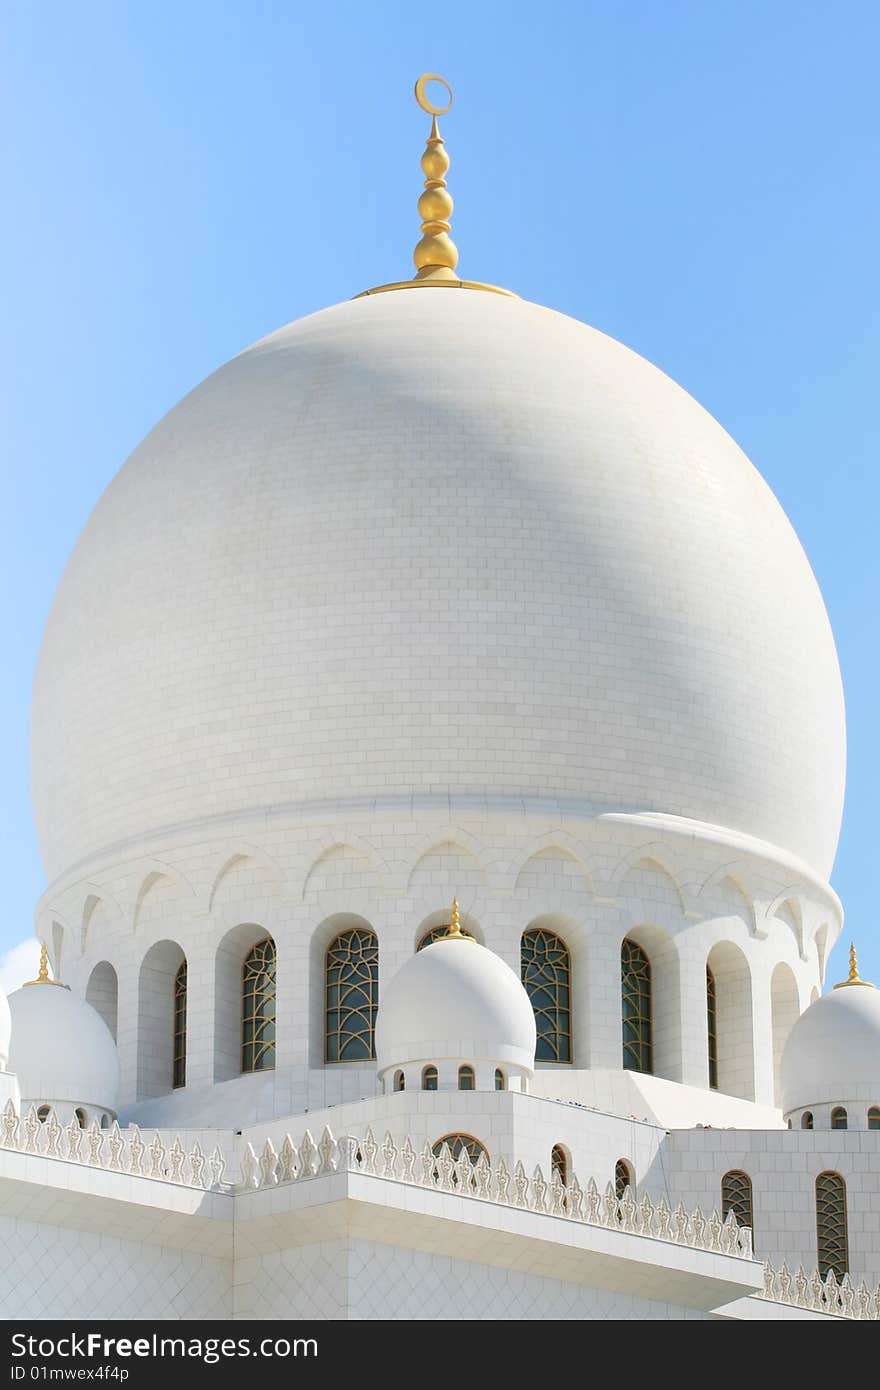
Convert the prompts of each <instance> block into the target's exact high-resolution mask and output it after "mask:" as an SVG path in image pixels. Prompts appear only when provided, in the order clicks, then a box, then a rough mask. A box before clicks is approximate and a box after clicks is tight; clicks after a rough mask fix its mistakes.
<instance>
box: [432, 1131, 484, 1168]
mask: <svg viewBox="0 0 880 1390" xmlns="http://www.w3.org/2000/svg"><path fill="white" fill-rule="evenodd" d="M444 1144H448V1145H449V1152H450V1153H451V1154H452V1157H453V1158H454V1159H458V1157H459V1155H460V1154H461V1152H462V1150H466V1151H467V1156H468V1158H469V1159H470V1161H471V1163H479V1161H480V1155H481V1154H486V1158H487V1159H488V1157H489V1155H488V1153H486V1148H485V1145H483V1144H481V1143H480V1141H479V1139H475V1138H474V1136H473V1135H472V1134H444V1135H443V1138H442V1139H438V1140H437V1142H436V1144H432V1145H431V1152H432V1154H433V1155H434V1157H435V1158H439V1157H440V1153H441V1150H442V1148H443V1145H444Z"/></svg>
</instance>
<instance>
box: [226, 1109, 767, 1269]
mask: <svg viewBox="0 0 880 1390" xmlns="http://www.w3.org/2000/svg"><path fill="white" fill-rule="evenodd" d="M338 1172H348V1173H364V1174H366V1175H367V1176H369V1177H377V1178H385V1179H388V1180H391V1181H393V1182H400V1183H406V1184H408V1185H411V1186H414V1187H427V1188H431V1189H432V1190H434V1191H437V1192H449V1193H453V1194H455V1195H456V1196H459V1197H469V1198H475V1199H477V1200H479V1201H484V1202H493V1203H496V1204H497V1205H499V1206H508V1207H518V1208H520V1209H521V1210H523V1211H529V1212H537V1213H540V1214H541V1215H545V1216H561V1217H563V1218H565V1219H566V1220H568V1221H576V1222H580V1223H582V1224H584V1225H588V1226H604V1227H606V1228H607V1229H608V1230H612V1231H619V1232H624V1233H628V1234H631V1235H639V1236H647V1237H648V1238H649V1239H651V1240H662V1241H668V1242H670V1243H671V1244H673V1245H686V1246H689V1247H690V1248H691V1249H696V1250H706V1251H711V1252H714V1253H717V1254H723V1255H732V1256H734V1257H736V1258H739V1259H743V1260H751V1259H752V1258H753V1256H752V1232H751V1229H750V1228H749V1227H748V1226H739V1225H737V1222H736V1219H735V1217H734V1216H733V1213H732V1212H731V1213H729V1214H728V1217H727V1220H726V1221H722V1219H721V1217H720V1216H719V1215H718V1213H717V1211H713V1212H712V1213H711V1214H710V1215H709V1216H704V1214H703V1212H702V1211H701V1209H700V1208H699V1207H696V1208H695V1210H694V1211H692V1212H687V1211H685V1209H684V1207H683V1206H682V1205H681V1203H679V1204H678V1206H677V1207H676V1208H675V1209H674V1210H673V1209H672V1208H671V1207H670V1206H669V1205H668V1203H667V1202H666V1199H665V1198H664V1197H661V1198H660V1200H659V1202H656V1203H655V1202H652V1201H651V1198H650V1197H649V1196H648V1195H647V1193H645V1194H644V1196H643V1197H642V1198H641V1200H640V1201H638V1202H637V1201H636V1200H635V1197H634V1195H633V1192H632V1189H631V1188H629V1187H627V1188H626V1190H625V1192H624V1194H623V1196H622V1197H620V1198H618V1197H617V1195H616V1193H615V1189H614V1185H613V1184H612V1183H609V1184H608V1186H607V1187H606V1189H605V1191H604V1192H600V1190H599V1188H598V1187H597V1185H596V1182H595V1180H594V1179H593V1178H590V1180H589V1182H588V1183H587V1185H586V1187H582V1186H581V1184H580V1182H579V1181H578V1179H577V1177H576V1176H573V1177H572V1178H571V1181H570V1182H569V1183H568V1184H564V1183H563V1182H562V1180H561V1178H560V1175H559V1173H558V1172H554V1173H553V1175H552V1176H551V1178H550V1181H549V1182H548V1181H547V1179H546V1178H545V1177H544V1174H543V1172H542V1171H541V1168H540V1165H539V1166H538V1167H536V1168H535V1171H534V1172H533V1174H532V1176H531V1177H529V1176H528V1174H527V1173H526V1171H525V1168H524V1167H523V1165H522V1163H521V1162H517V1163H516V1164H515V1165H514V1167H513V1169H512V1170H511V1169H510V1168H508V1166H507V1164H506V1163H505V1161H504V1159H503V1158H502V1159H500V1160H499V1162H498V1163H497V1164H495V1165H494V1166H491V1165H490V1164H489V1161H488V1159H487V1158H486V1155H485V1153H481V1154H480V1156H479V1160H478V1161H477V1162H476V1163H472V1162H471V1160H470V1158H469V1157H468V1155H467V1152H466V1151H465V1150H462V1153H461V1154H460V1155H459V1157H458V1158H454V1157H453V1155H452V1153H451V1151H450V1149H449V1145H448V1144H444V1145H443V1147H442V1149H441V1150H440V1152H439V1154H435V1153H434V1150H433V1148H432V1147H431V1145H430V1144H425V1146H424V1148H422V1149H418V1150H417V1149H416V1148H415V1147H414V1145H413V1142H412V1139H410V1137H409V1136H407V1138H406V1139H404V1141H403V1143H402V1144H400V1145H398V1144H395V1142H394V1139H393V1138H392V1136H391V1134H386V1135H385V1138H384V1140H383V1141H382V1143H381V1144H378V1143H377V1142H376V1140H375V1138H374V1137H373V1133H372V1130H369V1129H368V1130H367V1132H366V1134H365V1136H364V1137H363V1139H357V1138H355V1137H353V1136H352V1135H344V1136H343V1137H342V1138H341V1139H339V1140H337V1139H335V1138H334V1137H333V1135H332V1133H331V1131H330V1130H329V1129H328V1128H325V1129H324V1132H323V1134H322V1135H321V1139H320V1141H319V1142H318V1143H316V1142H315V1140H314V1139H313V1138H312V1136H311V1134H310V1133H309V1131H308V1130H306V1132H305V1135H304V1136H303V1139H302V1142H301V1143H300V1144H299V1145H296V1144H295V1143H294V1142H293V1140H292V1139H291V1137H290V1135H289V1134H288V1135H286V1136H285V1139H284V1142H283V1144H282V1145H281V1148H280V1149H279V1150H277V1151H276V1149H275V1146H274V1145H273V1143H272V1141H271V1139H267V1140H266V1142H265V1143H264V1145H263V1147H262V1149H261V1151H260V1153H259V1154H257V1152H256V1151H255V1149H254V1148H253V1145H251V1144H247V1145H246V1146H245V1150H244V1154H243V1156H242V1161H241V1182H240V1183H239V1191H245V1192H250V1191H258V1190H260V1189H261V1188H266V1187H277V1186H279V1185H282V1184H286V1183H293V1182H302V1181H304V1180H308V1179H309V1178H314V1177H319V1176H321V1175H323V1174H327V1173H338Z"/></svg>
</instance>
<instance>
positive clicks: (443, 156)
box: [413, 72, 458, 280]
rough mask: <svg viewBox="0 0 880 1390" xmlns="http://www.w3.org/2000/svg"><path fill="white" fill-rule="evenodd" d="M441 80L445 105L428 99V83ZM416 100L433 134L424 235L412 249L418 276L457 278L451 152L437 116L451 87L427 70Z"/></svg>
mask: <svg viewBox="0 0 880 1390" xmlns="http://www.w3.org/2000/svg"><path fill="white" fill-rule="evenodd" d="M429 82H439V83H440V84H441V86H443V87H445V88H446V91H447V93H448V94H449V101H448V102H447V103H446V105H445V106H435V105H434V104H433V102H431V101H430V100H429V99H428V95H427V90H426V89H427V85H428V83H429ZM415 92H416V101H417V102H418V104H419V106H420V107H421V108H422V110H423V111H427V113H428V115H429V116H430V117H431V134H430V135H429V136H428V141H427V144H426V145H425V153H424V154H423V155H422V171H423V173H424V175H425V189H424V192H423V193H422V195H421V197H420V198H419V216H420V217H421V219H422V239H421V241H420V242H419V243H418V245H417V246H416V249H415V251H414V252H413V261H414V262H415V267H416V277H415V278H416V279H417V280H457V279H458V276H457V275H456V273H455V267H456V266H457V265H458V247H457V246H456V245H455V242H454V241H453V240H452V238H451V237H450V235H449V231H450V227H449V219H450V217H451V216H452V209H453V206H454V205H453V202H452V195H451V194H450V192H449V190H448V189H447V187H446V178H445V174H446V173H447V172H448V169H449V155H448V154H447V153H446V147H445V146H444V144H443V140H442V139H441V137H440V128H439V126H438V125H437V117H438V116H445V114H446V112H447V111H448V110H449V109H450V107H451V106H452V88H451V87H450V85H449V83H448V82H447V81H446V78H445V77H441V76H440V75H439V73H436V72H424V73H422V75H421V77H420V78H419V80H418V81H417V82H416V87H415Z"/></svg>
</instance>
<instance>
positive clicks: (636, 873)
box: [609, 843, 689, 912]
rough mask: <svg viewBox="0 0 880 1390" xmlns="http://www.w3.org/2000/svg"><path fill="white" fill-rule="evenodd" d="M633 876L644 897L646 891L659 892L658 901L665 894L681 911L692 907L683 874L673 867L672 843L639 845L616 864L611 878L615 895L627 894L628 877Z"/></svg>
mask: <svg viewBox="0 0 880 1390" xmlns="http://www.w3.org/2000/svg"><path fill="white" fill-rule="evenodd" d="M628 878H632V880H633V886H634V887H637V888H638V889H639V890H640V892H639V893H638V894H637V896H642V895H643V894H644V891H645V890H646V889H647V891H648V892H649V894H650V893H652V891H653V892H658V893H659V895H660V896H659V898H658V901H663V897H664V895H666V896H667V900H668V902H669V904H670V905H674V907H675V908H676V909H677V910H678V911H681V912H687V911H688V910H689V904H688V902H687V900H686V898H685V892H684V888H683V886H682V881H681V877H680V875H679V874H678V872H677V870H676V869H675V868H674V867H673V861H672V859H671V856H670V854H669V846H668V845H665V844H662V843H653V844H649V845H640V846H636V847H635V848H634V849H631V850H630V851H629V853H628V854H627V855H625V856H624V857H623V859H621V860H620V861H619V863H618V864H617V865H616V867H615V869H614V871H613V873H612V874H611V877H610V880H609V891H610V894H611V895H612V896H613V897H615V898H621V897H623V896H625V890H626V886H627V885H626V880H627V879H628Z"/></svg>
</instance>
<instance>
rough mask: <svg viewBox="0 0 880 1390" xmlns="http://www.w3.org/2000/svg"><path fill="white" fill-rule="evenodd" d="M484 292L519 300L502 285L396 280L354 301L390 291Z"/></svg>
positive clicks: (461, 281)
mask: <svg viewBox="0 0 880 1390" xmlns="http://www.w3.org/2000/svg"><path fill="white" fill-rule="evenodd" d="M431 289H440V290H484V291H485V293H486V294H504V295H506V296H507V298H508V299H519V297H520V296H519V295H518V294H514V292H513V290H505V289H502V288H501V286H500V285H484V284H482V282H481V281H479V280H395V281H393V282H392V283H391V284H390V285H376V286H374V288H373V289H371V290H361V292H360V294H355V295H353V296H352V298H353V299H366V297H367V295H370V294H387V293H388V291H389V290H431Z"/></svg>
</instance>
